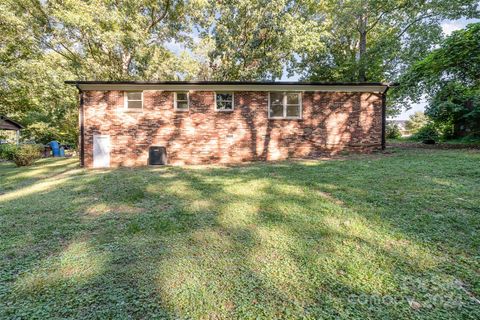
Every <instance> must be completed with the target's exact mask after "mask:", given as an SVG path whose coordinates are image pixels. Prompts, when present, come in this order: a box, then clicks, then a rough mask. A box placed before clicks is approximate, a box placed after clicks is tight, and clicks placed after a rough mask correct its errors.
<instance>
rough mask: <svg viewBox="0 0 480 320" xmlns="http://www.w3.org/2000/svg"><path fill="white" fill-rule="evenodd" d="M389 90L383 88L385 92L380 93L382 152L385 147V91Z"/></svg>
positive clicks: (388, 87)
mask: <svg viewBox="0 0 480 320" xmlns="http://www.w3.org/2000/svg"><path fill="white" fill-rule="evenodd" d="M388 89H390V86H387V87H386V88H385V91H383V92H382V150H385V148H386V146H387V142H386V132H385V130H386V125H387V91H388Z"/></svg>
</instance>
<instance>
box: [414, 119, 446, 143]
mask: <svg viewBox="0 0 480 320" xmlns="http://www.w3.org/2000/svg"><path fill="white" fill-rule="evenodd" d="M439 138H440V130H439V129H438V128H437V126H436V125H435V124H434V123H432V122H429V123H427V124H425V125H424V126H423V127H421V128H420V129H419V130H418V131H417V132H416V133H415V134H414V135H413V136H412V139H414V140H420V141H423V140H435V141H438V139H439Z"/></svg>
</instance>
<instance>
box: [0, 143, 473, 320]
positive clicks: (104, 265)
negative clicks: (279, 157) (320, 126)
mask: <svg viewBox="0 0 480 320" xmlns="http://www.w3.org/2000/svg"><path fill="white" fill-rule="evenodd" d="M0 181H1V182H0V318H2V319H4V318H28V319H30V318H38V319H46V318H50V317H56V318H77V319H78V318H80V319H81V318H118V319H123V318H145V319H150V318H154V317H157V318H192V319H198V318H203V319H220V318H235V319H236V318H244V319H251V318H265V319H267V318H268V319H269V318H309V319H318V318H333V317H338V318H348V319H351V318H358V319H365V318H380V319H388V318H391V319H398V318H429V319H438V318H445V319H446V318H457V319H468V318H470V319H479V318H480V301H479V300H478V299H480V271H479V270H480V152H479V151H468V150H423V149H415V150H405V149H402V150H401V149H398V150H394V152H393V153H391V154H383V155H380V154H379V155H371V156H350V157H348V158H345V159H339V160H328V161H293V162H279V163H270V164H266V163H259V164H251V165H243V166H233V167H213V166H212V167H183V168H181V167H161V168H142V169H118V170H102V171H98V170H97V171H95V170H83V169H80V168H78V166H77V163H76V161H75V160H73V159H69V160H42V161H40V162H38V163H37V165H35V166H34V167H30V168H21V169H17V168H15V167H14V166H13V165H11V164H8V163H0Z"/></svg>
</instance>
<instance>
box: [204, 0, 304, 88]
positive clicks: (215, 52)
mask: <svg viewBox="0 0 480 320" xmlns="http://www.w3.org/2000/svg"><path fill="white" fill-rule="evenodd" d="M299 10H300V4H299V3H297V2H296V1H292V0H222V1H216V0H212V1H210V2H209V6H208V9H207V10H206V11H205V19H204V22H203V23H201V24H200V25H201V27H202V28H201V33H200V35H201V37H202V38H203V39H211V41H213V43H214V47H213V48H212V50H211V51H210V52H209V54H208V55H209V65H210V68H211V69H212V71H213V72H212V76H213V78H214V79H221V80H228V79H230V80H258V79H270V80H273V79H278V78H281V77H282V74H283V73H284V69H285V68H284V66H285V64H286V63H287V62H288V61H290V60H291V58H292V55H293V41H294V34H293V31H294V28H293V27H294V26H296V25H299V24H301V23H302V22H306V21H299V20H297V18H298V17H299V15H298V12H299Z"/></svg>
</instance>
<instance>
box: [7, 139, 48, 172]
mask: <svg viewBox="0 0 480 320" xmlns="http://www.w3.org/2000/svg"><path fill="white" fill-rule="evenodd" d="M42 149H43V147H42V146H40V145H36V144H24V145H20V146H18V147H17V148H16V150H15V151H14V152H13V156H12V161H13V162H15V164H16V165H17V167H22V166H30V165H32V164H33V163H34V162H35V161H37V160H38V159H40V158H41V157H42Z"/></svg>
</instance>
